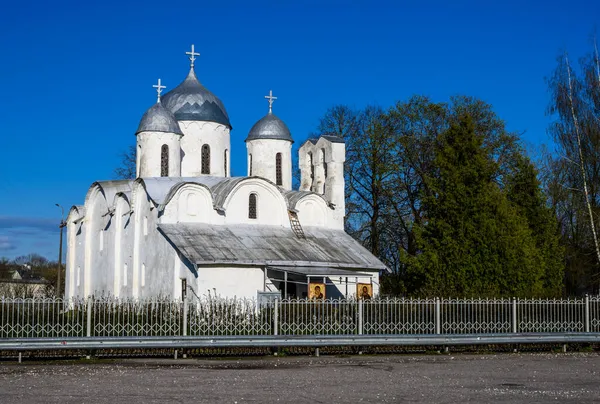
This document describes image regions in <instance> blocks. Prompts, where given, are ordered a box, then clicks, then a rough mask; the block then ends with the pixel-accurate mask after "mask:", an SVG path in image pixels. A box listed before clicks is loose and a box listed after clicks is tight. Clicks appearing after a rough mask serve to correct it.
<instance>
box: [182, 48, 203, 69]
mask: <svg viewBox="0 0 600 404" xmlns="http://www.w3.org/2000/svg"><path fill="white" fill-rule="evenodd" d="M185 54H186V55H190V67H191V68H192V69H193V68H194V60H196V58H195V56H200V54H199V53H198V52H194V44H192V51H191V52H186V53H185Z"/></svg>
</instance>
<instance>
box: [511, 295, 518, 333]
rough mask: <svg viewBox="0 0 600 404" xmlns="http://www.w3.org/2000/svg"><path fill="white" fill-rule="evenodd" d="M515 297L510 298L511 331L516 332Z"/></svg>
mask: <svg viewBox="0 0 600 404" xmlns="http://www.w3.org/2000/svg"><path fill="white" fill-rule="evenodd" d="M517 323H518V322H517V299H516V298H515V297H513V298H512V332H513V333H516V332H517Z"/></svg>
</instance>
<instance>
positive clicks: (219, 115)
mask: <svg viewBox="0 0 600 404" xmlns="http://www.w3.org/2000/svg"><path fill="white" fill-rule="evenodd" d="M162 103H163V105H164V106H165V107H166V108H167V109H168V110H169V111H171V113H173V115H174V116H175V119H177V120H178V121H209V122H216V123H220V124H223V125H225V126H228V127H229V128H231V124H230V123H229V116H228V115H227V111H225V106H224V105H223V103H222V102H221V100H220V99H218V98H217V96H216V95H214V94H213V93H211V92H210V91H208V90H207V89H206V87H204V86H203V85H202V84H200V82H199V81H198V79H197V78H196V74H195V73H194V70H193V69H192V70H190V73H189V74H188V76H187V77H186V78H185V80H184V81H183V83H181V84H180V85H178V86H177V87H175V88H174V89H173V90H171V91H169V92H168V93H166V94H165V95H164V96H163V97H162Z"/></svg>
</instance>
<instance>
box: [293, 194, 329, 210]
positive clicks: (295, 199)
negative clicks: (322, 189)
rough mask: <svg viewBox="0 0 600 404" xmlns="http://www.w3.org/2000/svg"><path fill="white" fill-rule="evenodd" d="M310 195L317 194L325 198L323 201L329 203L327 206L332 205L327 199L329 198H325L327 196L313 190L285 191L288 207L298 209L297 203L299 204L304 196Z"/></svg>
mask: <svg viewBox="0 0 600 404" xmlns="http://www.w3.org/2000/svg"><path fill="white" fill-rule="evenodd" d="M309 195H316V196H318V197H319V198H321V199H323V201H325V203H326V204H327V206H330V203H329V201H327V199H325V197H324V196H323V195H320V194H317V193H316V192H312V191H294V190H292V191H286V192H285V199H286V200H287V202H288V208H289V209H296V205H297V204H298V202H300V201H301V200H302V198H304V197H305V196H309Z"/></svg>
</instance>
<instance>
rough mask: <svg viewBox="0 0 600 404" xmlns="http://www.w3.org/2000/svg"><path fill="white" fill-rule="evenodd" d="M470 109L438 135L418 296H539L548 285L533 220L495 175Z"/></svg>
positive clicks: (413, 285) (412, 275) (417, 261)
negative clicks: (524, 215)
mask: <svg viewBox="0 0 600 404" xmlns="http://www.w3.org/2000/svg"><path fill="white" fill-rule="evenodd" d="M483 141H484V139H483V137H482V136H479V135H477V134H476V133H475V127H474V124H473V120H472V118H471V117H470V116H469V115H463V116H461V117H460V118H459V119H458V121H457V122H455V123H453V124H452V125H451V127H450V128H449V129H448V130H447V131H446V132H445V133H444V134H442V135H441V136H440V137H439V140H438V143H437V145H436V148H435V158H434V170H433V172H432V173H431V174H429V175H428V176H427V178H426V185H427V189H428V192H427V194H426V195H424V197H423V207H424V211H425V212H426V220H425V222H424V223H423V224H421V225H419V226H418V227H417V228H416V229H415V230H416V231H415V232H416V235H417V239H418V245H419V254H418V255H417V256H416V257H415V258H413V259H411V261H412V262H410V263H409V268H408V271H409V283H410V285H409V290H414V291H415V292H414V293H415V294H419V295H438V296H440V295H442V296H532V295H541V294H542V290H543V281H542V271H541V269H540V265H539V264H540V262H539V259H538V257H537V254H536V248H535V242H534V240H533V238H532V236H531V230H530V229H529V228H528V226H527V223H526V221H523V220H522V219H521V218H520V217H519V215H518V212H517V209H516V208H515V207H514V206H513V204H511V203H510V202H509V201H508V199H507V198H506V196H505V195H504V193H503V192H502V191H501V189H500V188H499V186H498V185H497V184H496V182H494V173H495V172H496V171H497V167H496V163H495V162H494V160H492V159H491V158H490V157H489V155H488V153H487V152H486V149H485V147H484V145H483V143H484V142H483Z"/></svg>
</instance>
